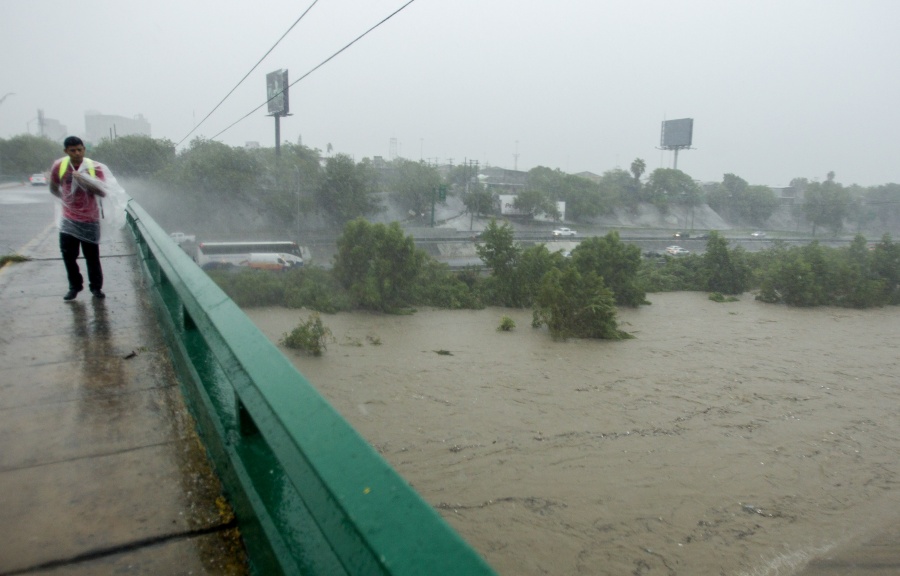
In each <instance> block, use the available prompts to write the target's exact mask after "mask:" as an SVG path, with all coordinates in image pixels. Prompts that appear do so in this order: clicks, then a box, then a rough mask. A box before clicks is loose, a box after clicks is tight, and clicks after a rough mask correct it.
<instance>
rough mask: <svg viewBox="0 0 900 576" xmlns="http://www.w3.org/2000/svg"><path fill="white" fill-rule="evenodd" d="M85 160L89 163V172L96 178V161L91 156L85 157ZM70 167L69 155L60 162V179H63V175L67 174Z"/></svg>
mask: <svg viewBox="0 0 900 576" xmlns="http://www.w3.org/2000/svg"><path fill="white" fill-rule="evenodd" d="M83 162H84V163H85V164H87V168H88V174H90V175H91V176H93V177H94V178H96V177H97V170H95V169H94V161H93V160H91V159H90V158H85V159H84V160H83ZM68 167H69V157H68V156H66V157H65V158H63V159H62V162H60V163H59V179H60V181H62V178H63V176H64V175H65V173H66V169H67V168H68Z"/></svg>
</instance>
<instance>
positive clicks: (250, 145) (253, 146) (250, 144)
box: [244, 140, 259, 150]
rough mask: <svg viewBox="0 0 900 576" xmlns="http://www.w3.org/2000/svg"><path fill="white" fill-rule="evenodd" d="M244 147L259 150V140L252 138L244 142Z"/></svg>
mask: <svg viewBox="0 0 900 576" xmlns="http://www.w3.org/2000/svg"><path fill="white" fill-rule="evenodd" d="M244 148H245V149H246V150H259V142H257V141H255V140H250V141H248V142H247V143H246V144H244Z"/></svg>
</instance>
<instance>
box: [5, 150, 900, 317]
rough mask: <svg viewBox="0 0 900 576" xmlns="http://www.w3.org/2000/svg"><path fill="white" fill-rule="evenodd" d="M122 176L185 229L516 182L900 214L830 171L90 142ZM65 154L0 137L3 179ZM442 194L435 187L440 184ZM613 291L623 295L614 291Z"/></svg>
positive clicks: (748, 215)
mask: <svg viewBox="0 0 900 576" xmlns="http://www.w3.org/2000/svg"><path fill="white" fill-rule="evenodd" d="M88 154H89V156H90V157H91V158H93V159H95V160H98V161H101V162H104V163H106V164H108V165H109V166H110V167H111V168H112V170H113V171H114V172H115V174H116V175H117V176H118V177H119V178H120V179H124V180H126V181H137V180H145V181H152V182H153V183H154V184H155V187H154V191H153V192H154V193H153V194H148V195H147V197H146V198H138V200H139V201H140V202H141V203H142V205H143V206H144V207H145V208H147V209H148V210H149V211H150V212H151V213H152V214H154V215H156V214H157V213H160V215H162V213H163V212H165V219H164V220H163V219H161V220H160V223H161V224H163V226H164V227H167V228H171V229H190V228H191V227H192V226H196V225H197V224H198V215H200V214H202V215H203V218H202V221H203V222H208V223H214V224H215V226H216V227H217V228H216V229H217V230H219V229H222V228H223V227H225V228H229V229H230V228H234V229H236V230H237V229H239V228H240V227H243V228H245V229H246V227H248V226H250V225H256V226H258V227H260V228H262V227H265V229H266V230H269V231H271V232H282V233H290V232H296V231H298V230H300V229H302V227H303V226H304V225H307V224H309V223H310V222H316V223H318V224H319V225H322V226H328V227H333V229H337V230H340V229H342V228H343V226H344V225H346V224H347V223H348V222H351V221H353V220H355V219H357V218H369V219H371V218H372V217H374V216H377V215H378V214H379V213H382V212H384V211H385V210H386V208H387V206H386V203H387V202H388V201H390V203H391V206H392V207H393V208H395V209H396V210H398V212H399V213H401V214H406V215H407V217H410V218H412V219H418V220H419V221H420V222H421V221H422V220H423V218H426V219H427V217H426V215H427V214H428V213H429V212H430V211H431V207H432V206H433V205H434V204H435V203H444V202H447V201H448V200H449V199H453V198H455V199H457V201H458V203H457V205H460V206H462V207H463V209H464V210H465V211H466V212H467V213H468V214H470V215H471V216H472V217H473V218H474V217H476V216H477V217H491V216H498V215H500V212H499V199H498V194H501V193H507V192H504V186H509V185H515V187H516V188H515V189H516V190H517V194H516V199H515V202H514V205H515V208H516V209H517V210H518V211H520V213H521V214H523V215H524V216H523V218H525V219H529V218H535V217H537V216H538V215H539V214H544V215H548V216H550V217H555V216H559V213H558V209H557V206H558V204H557V203H558V202H564V203H565V207H566V212H565V218H566V220H567V221H571V222H574V223H579V222H581V223H590V222H591V221H592V219H594V218H596V217H599V216H603V215H609V214H612V213H614V212H615V211H623V210H624V211H631V212H637V211H638V210H639V209H640V206H641V205H642V204H643V205H646V204H652V205H653V206H655V207H656V208H657V209H658V210H659V211H660V212H662V213H663V214H666V213H669V212H670V211H672V210H673V209H674V208H676V207H677V208H680V209H681V210H682V211H684V210H685V209H690V210H691V211H693V210H694V209H695V208H698V207H701V206H705V205H708V206H709V207H710V208H712V209H713V210H714V211H715V212H716V213H717V214H719V215H720V216H721V217H723V218H724V219H726V220H727V221H728V222H729V223H730V224H731V225H732V226H735V227H748V228H754V229H759V228H765V227H766V226H765V225H766V223H767V221H768V220H769V219H770V218H771V217H772V216H773V214H775V213H776V212H778V211H780V212H781V213H782V215H784V214H785V213H786V212H785V211H789V212H790V213H791V214H790V217H791V219H792V220H793V221H794V222H795V224H796V226H795V227H796V229H797V230H801V229H803V230H804V231H805V232H808V233H811V234H812V235H813V236H816V235H818V234H820V233H822V232H824V233H825V234H830V235H837V234H840V233H841V232H842V231H843V230H844V229H845V228H846V227H848V226H852V228H853V229H855V230H857V231H860V232H864V233H865V232H870V231H871V233H873V234H878V235H880V234H882V233H883V232H884V231H886V230H892V229H893V227H895V226H896V225H897V224H898V223H900V201H898V199H900V184H896V183H887V184H882V185H878V186H867V187H865V186H858V185H855V184H851V185H844V184H842V183H841V182H839V181H838V179H837V177H836V175H835V173H834V172H829V173H828V174H827V175H823V176H822V180H821V181H820V179H819V178H817V177H813V178H807V177H796V178H794V179H792V180H791V182H790V185H789V186H788V187H786V189H785V190H784V191H781V192H780V193H779V194H778V195H776V192H775V190H773V189H772V188H770V187H768V186H764V185H761V184H753V183H750V182H748V181H746V180H744V179H743V178H741V177H740V176H738V175H736V174H730V173H729V174H724V175H723V177H722V180H721V181H719V182H705V183H700V182H698V181H697V180H694V179H693V178H691V176H690V175H688V174H686V173H685V172H682V171H680V170H677V169H669V168H658V169H656V170H653V171H651V172H649V173H648V172H647V170H646V162H645V161H644V160H643V159H641V158H635V159H634V161H633V162H632V163H631V165H630V167H629V169H628V170H624V169H621V168H613V169H610V170H607V171H606V172H604V173H603V174H600V175H593V174H585V175H574V174H566V173H564V172H562V171H561V170H559V169H552V168H548V167H546V166H537V167H535V168H532V169H531V170H529V171H528V172H516V171H502V172H503V175H502V177H499V178H500V180H499V181H492V180H491V177H490V176H486V179H485V178H482V177H484V176H485V174H483V172H484V170H482V172H480V173H476V167H475V166H473V165H471V163H468V164H462V165H456V166H450V167H444V169H443V170H439V168H438V167H437V166H435V165H433V164H430V163H428V162H424V161H412V160H408V159H404V158H395V159H392V160H385V159H383V158H380V157H376V158H363V159H361V160H358V161H357V160H355V159H354V158H352V157H350V156H348V155H346V154H341V153H333V152H332V150H331V147H330V146H329V149H328V150H327V151H324V152H323V151H322V150H318V149H315V148H309V147H306V146H303V145H301V144H299V143H298V144H293V143H289V142H285V143H284V144H283V145H282V146H281V154H280V155H276V153H275V150H274V148H257V149H247V148H244V147H232V146H228V145H225V144H223V143H221V142H217V141H212V140H204V139H201V138H197V139H195V140H193V141H191V142H190V144H189V145H188V146H186V147H184V148H183V149H181V150H176V148H175V145H174V144H173V143H172V142H171V141H169V140H166V139H157V138H151V137H148V136H122V137H119V138H116V139H115V140H103V141H101V142H99V143H96V144H95V145H92V146H91V147H90V149H89V150H88ZM60 156H62V147H61V145H60V144H59V143H57V142H54V141H52V140H49V139H47V138H42V137H38V136H31V135H28V134H22V135H17V136H13V137H11V138H9V139H2V138H0V180H15V181H20V182H21V181H24V180H25V179H27V178H28V176H29V175H30V174H32V173H36V172H45V171H46V170H47V169H48V167H49V166H50V165H51V163H52V162H53V160H55V159H56V158H58V157H60ZM439 189H441V190H446V193H443V192H442V193H441V194H439V195H438V194H436V191H437V190H439ZM616 297H617V299H621V298H622V297H623V296H622V295H621V294H618V293H617V296H616Z"/></svg>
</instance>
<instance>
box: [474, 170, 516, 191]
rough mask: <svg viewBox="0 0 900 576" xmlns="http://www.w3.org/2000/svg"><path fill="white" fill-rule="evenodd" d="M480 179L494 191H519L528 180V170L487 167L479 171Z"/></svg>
mask: <svg viewBox="0 0 900 576" xmlns="http://www.w3.org/2000/svg"><path fill="white" fill-rule="evenodd" d="M478 181H479V182H481V183H482V184H484V185H485V187H487V188H488V189H489V190H492V191H494V192H518V191H519V190H522V189H523V188H524V187H525V183H526V182H527V181H528V172H522V171H521V170H506V169H504V168H492V167H486V168H482V169H481V170H479V171H478Z"/></svg>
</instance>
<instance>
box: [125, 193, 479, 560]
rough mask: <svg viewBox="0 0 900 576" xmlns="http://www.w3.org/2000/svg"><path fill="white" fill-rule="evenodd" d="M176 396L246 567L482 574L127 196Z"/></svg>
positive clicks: (471, 554)
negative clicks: (178, 387) (233, 518)
mask: <svg viewBox="0 0 900 576" xmlns="http://www.w3.org/2000/svg"><path fill="white" fill-rule="evenodd" d="M127 220H128V225H129V227H130V229H131V231H132V233H133V234H134V237H135V240H136V243H137V245H138V248H139V256H140V258H141V262H142V264H143V267H144V271H145V273H146V275H147V276H148V277H149V278H150V279H151V282H149V283H148V287H149V289H150V290H149V291H150V293H151V294H152V297H153V300H154V305H155V307H156V308H157V312H158V316H159V317H160V319H161V322H162V324H163V325H164V328H165V330H164V331H165V332H166V334H167V337H168V339H169V344H170V347H171V349H172V352H173V358H174V361H175V366H176V370H177V371H178V373H179V376H180V378H181V380H182V383H183V386H184V389H185V392H186V395H187V397H188V404H189V406H190V407H191V410H192V412H193V413H194V415H195V417H196V419H197V423H198V428H199V432H200V434H201V437H202V439H203V441H204V443H205V445H206V447H207V450H208V451H209V453H210V455H211V457H212V460H213V464H214V466H215V468H216V472H217V473H218V475H219V477H220V478H221V480H222V483H223V485H224V486H225V489H226V491H227V492H228V496H229V499H230V501H231V503H232V505H233V506H234V508H235V513H236V515H237V518H238V524H239V527H240V529H241V533H242V536H243V538H244V541H245V543H246V546H247V549H248V555H249V557H250V562H251V566H252V568H253V570H254V572H256V573H257V574H265V575H269V574H276V573H283V574H291V575H293V574H327V575H332V574H351V575H369V574H390V575H410V576H413V575H415V576H422V575H435V574H447V575H460V576H462V575H466V576H470V575H479V574H494V572H493V570H492V569H491V568H490V567H489V566H488V565H487V563H486V562H485V561H484V560H483V559H482V558H481V557H480V556H479V555H478V554H477V553H476V552H475V551H474V550H472V548H470V547H469V546H468V544H466V543H465V542H464V541H463V540H462V538H460V537H459V535H458V534H456V532H454V531H453V529H452V528H450V526H449V525H447V524H446V523H445V522H444V520H443V519H442V518H441V517H440V516H439V515H438V514H437V512H436V511H435V510H434V509H433V508H432V507H431V506H429V505H428V504H427V503H426V502H425V501H424V500H422V498H421V497H420V496H419V495H418V494H416V492H415V491H413V490H412V488H410V486H409V484H408V483H407V482H406V481H405V480H404V479H403V478H402V477H400V475H399V474H397V472H396V471H395V470H394V469H393V468H391V467H390V465H388V464H387V463H386V462H385V461H384V460H383V459H382V458H381V456H380V455H379V454H378V453H377V452H375V450H374V449H372V447H371V446H370V445H369V444H368V443H367V442H366V441H365V440H364V439H363V438H362V437H360V436H359V434H358V433H357V432H356V431H355V430H354V429H353V428H352V427H351V426H350V424H348V423H347V422H346V421H345V420H344V419H343V418H342V417H341V416H340V415H339V414H338V413H337V412H336V411H335V410H334V408H332V407H331V405H330V404H328V403H327V402H326V401H325V399H324V398H322V396H320V395H319V393H318V392H317V391H316V390H315V389H314V388H313V387H312V386H311V385H310V384H309V382H307V380H306V379H305V378H304V377H303V376H302V375H301V374H300V373H299V372H298V371H297V370H296V369H295V368H294V367H293V365H292V364H291V363H290V362H289V361H288V360H287V359H286V358H285V357H284V356H283V355H282V354H281V353H280V352H279V350H278V349H277V348H276V347H275V346H273V345H272V343H271V342H269V340H268V339H267V338H266V337H265V336H264V335H263V334H262V333H261V332H260V331H259V330H258V329H257V328H256V326H255V325H254V324H253V323H252V322H251V321H250V320H249V319H248V318H247V316H246V315H245V314H244V313H243V312H241V310H240V309H239V308H238V307H237V306H236V305H235V304H234V302H232V301H231V299H229V298H228V296H226V295H225V293H223V292H222V290H220V289H219V287H218V286H216V284H215V283H213V282H212V281H211V280H210V279H209V277H208V276H207V275H206V274H205V273H204V272H203V271H202V270H200V268H199V267H197V265H196V264H194V262H193V261H192V260H191V259H190V258H189V257H188V256H187V254H185V253H184V251H183V250H181V248H179V247H178V246H177V245H176V244H175V242H173V241H172V240H171V239H170V238H169V237H168V235H167V234H166V233H165V231H163V230H162V229H161V228H160V227H159V226H158V225H157V224H156V223H155V222H154V221H153V219H152V218H151V217H150V216H149V215H148V214H147V213H146V212H145V211H144V210H143V209H142V208H141V207H140V206H139V205H138V204H136V203H135V202H134V201H131V202H129V204H128V208H127Z"/></svg>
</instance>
